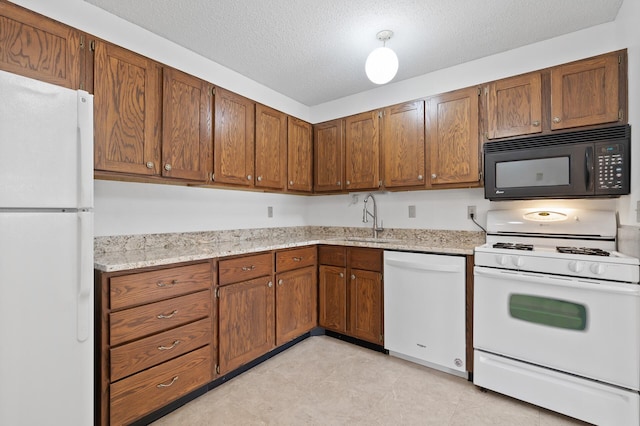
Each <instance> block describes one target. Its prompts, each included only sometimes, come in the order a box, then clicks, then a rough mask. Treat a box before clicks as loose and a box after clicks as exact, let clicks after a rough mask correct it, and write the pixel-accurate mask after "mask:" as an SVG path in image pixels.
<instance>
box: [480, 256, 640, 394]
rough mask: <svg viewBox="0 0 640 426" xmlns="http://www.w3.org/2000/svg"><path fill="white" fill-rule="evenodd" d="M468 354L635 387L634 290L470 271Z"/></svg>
mask: <svg viewBox="0 0 640 426" xmlns="http://www.w3.org/2000/svg"><path fill="white" fill-rule="evenodd" d="M473 320H474V326H473V332H474V342H473V343H474V345H473V346H474V348H476V349H480V350H483V351H486V352H491V353H494V354H498V355H504V356H506V357H510V358H514V359H518V360H522V361H525V362H529V363H532V364H536V365H540V366H545V367H549V368H553V369H556V370H560V371H564V372H568V373H572V374H576V375H578V376H582V377H587V378H591V379H595V380H599V381H603V382H606V383H611V384H614V385H618V386H622V387H625V388H628V389H634V390H639V389H640V362H639V361H638V360H640V285H635V284H624V283H612V282H606V281H597V280H589V279H580V278H571V277H560V276H551V275H544V274H539V273H527V272H519V271H508V270H500V269H494V268H485V267H480V266H476V267H475V268H474V318H473Z"/></svg>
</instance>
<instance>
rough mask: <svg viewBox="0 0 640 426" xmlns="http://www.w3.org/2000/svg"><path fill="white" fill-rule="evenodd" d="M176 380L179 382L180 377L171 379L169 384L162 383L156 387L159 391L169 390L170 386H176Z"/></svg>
mask: <svg viewBox="0 0 640 426" xmlns="http://www.w3.org/2000/svg"><path fill="white" fill-rule="evenodd" d="M176 380H178V376H175V377H174V378H173V379H171V381H170V382H169V384H166V383H160V384H159V385H156V387H157V388H158V389H160V388H168V387H169V386H171V385H172V384H174V383H175V382H176Z"/></svg>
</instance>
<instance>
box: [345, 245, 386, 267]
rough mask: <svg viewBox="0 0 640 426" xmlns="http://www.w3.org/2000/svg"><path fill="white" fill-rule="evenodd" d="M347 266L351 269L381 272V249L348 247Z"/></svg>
mask: <svg viewBox="0 0 640 426" xmlns="http://www.w3.org/2000/svg"><path fill="white" fill-rule="evenodd" d="M349 266H350V267H351V268H353V269H364V270H366V271H377V272H382V250H380V249H372V248H355V247H350V248H349Z"/></svg>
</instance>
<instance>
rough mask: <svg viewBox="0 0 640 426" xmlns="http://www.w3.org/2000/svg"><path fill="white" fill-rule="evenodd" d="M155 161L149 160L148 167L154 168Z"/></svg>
mask: <svg viewBox="0 0 640 426" xmlns="http://www.w3.org/2000/svg"><path fill="white" fill-rule="evenodd" d="M153 166H154V164H153V161H147V169H153Z"/></svg>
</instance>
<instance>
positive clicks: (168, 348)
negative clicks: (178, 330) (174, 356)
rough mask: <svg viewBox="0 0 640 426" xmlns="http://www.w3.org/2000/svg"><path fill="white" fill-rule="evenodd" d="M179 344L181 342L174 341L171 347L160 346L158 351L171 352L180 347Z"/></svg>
mask: <svg viewBox="0 0 640 426" xmlns="http://www.w3.org/2000/svg"><path fill="white" fill-rule="evenodd" d="M178 344H180V340H176V341H174V342H173V344H172V345H171V346H158V350H159V351H168V350H171V349H173V348H175V347H176V346H178Z"/></svg>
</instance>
